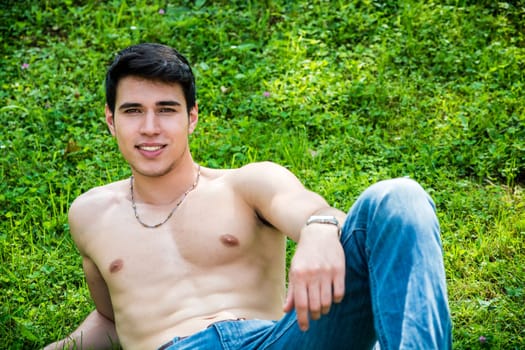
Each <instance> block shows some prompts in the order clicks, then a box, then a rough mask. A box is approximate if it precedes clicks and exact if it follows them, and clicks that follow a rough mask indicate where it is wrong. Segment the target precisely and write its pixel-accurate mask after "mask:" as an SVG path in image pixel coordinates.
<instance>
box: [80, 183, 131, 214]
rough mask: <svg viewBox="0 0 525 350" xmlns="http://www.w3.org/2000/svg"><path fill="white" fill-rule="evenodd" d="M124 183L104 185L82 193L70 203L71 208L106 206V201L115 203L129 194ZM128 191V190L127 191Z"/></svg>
mask: <svg viewBox="0 0 525 350" xmlns="http://www.w3.org/2000/svg"><path fill="white" fill-rule="evenodd" d="M125 181H126V180H122V181H117V182H112V183H109V184H106V185H102V186H97V187H93V188H91V189H90V190H88V191H86V192H84V193H82V194H81V195H80V196H78V197H77V198H76V199H75V200H74V201H73V203H72V205H71V208H72V209H74V208H75V207H77V206H92V205H95V206H98V205H103V206H106V205H107V204H108V201H117V200H120V199H122V198H123V197H125V196H126V195H128V194H129V192H127V191H126V188H127V187H126V186H125ZM128 191H129V189H128Z"/></svg>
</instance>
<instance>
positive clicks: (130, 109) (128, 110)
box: [124, 108, 140, 114]
mask: <svg viewBox="0 0 525 350" xmlns="http://www.w3.org/2000/svg"><path fill="white" fill-rule="evenodd" d="M124 113H127V114H135V113H140V109H138V108H128V109H126V110H124Z"/></svg>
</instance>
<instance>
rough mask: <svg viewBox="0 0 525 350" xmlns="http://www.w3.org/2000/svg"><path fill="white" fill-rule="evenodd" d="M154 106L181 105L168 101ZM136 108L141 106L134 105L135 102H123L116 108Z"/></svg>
mask: <svg viewBox="0 0 525 350" xmlns="http://www.w3.org/2000/svg"><path fill="white" fill-rule="evenodd" d="M155 105H156V106H181V103H180V102H178V101H171V100H168V101H159V102H157V103H155ZM137 107H142V104H140V103H136V102H124V103H123V104H121V105H120V106H119V107H118V109H119V110H122V109H126V108H137Z"/></svg>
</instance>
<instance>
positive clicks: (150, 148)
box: [137, 145, 165, 152]
mask: <svg viewBox="0 0 525 350" xmlns="http://www.w3.org/2000/svg"><path fill="white" fill-rule="evenodd" d="M164 147H165V146H163V145H159V146H137V148H138V149H140V150H142V151H148V152H155V151H158V150H159V149H161V148H164Z"/></svg>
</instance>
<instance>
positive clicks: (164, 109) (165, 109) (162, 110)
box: [159, 107, 176, 113]
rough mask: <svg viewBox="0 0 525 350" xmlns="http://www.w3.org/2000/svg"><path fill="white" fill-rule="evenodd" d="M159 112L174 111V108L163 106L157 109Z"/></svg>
mask: <svg viewBox="0 0 525 350" xmlns="http://www.w3.org/2000/svg"><path fill="white" fill-rule="evenodd" d="M159 112H160V113H175V112H176V110H175V109H173V108H167V107H164V108H161V109H159Z"/></svg>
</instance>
